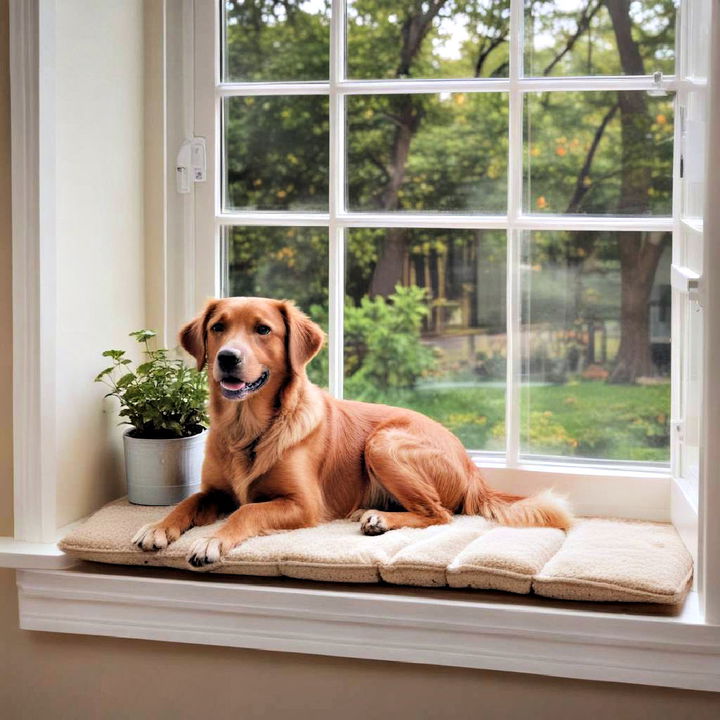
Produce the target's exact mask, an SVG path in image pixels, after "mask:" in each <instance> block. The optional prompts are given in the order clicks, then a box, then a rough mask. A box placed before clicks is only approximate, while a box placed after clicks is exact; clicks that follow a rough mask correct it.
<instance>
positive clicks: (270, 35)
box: [222, 0, 330, 82]
mask: <svg viewBox="0 0 720 720" xmlns="http://www.w3.org/2000/svg"><path fill="white" fill-rule="evenodd" d="M223 6H224V18H223V22H224V29H225V37H224V47H223V56H222V57H223V59H222V64H223V71H222V74H223V81H224V82H242V81H265V82H268V81H272V80H327V79H328V77H329V57H330V53H329V48H330V0H285V2H275V1H274V0H225V2H223Z"/></svg>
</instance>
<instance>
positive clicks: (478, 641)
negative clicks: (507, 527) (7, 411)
mask: <svg viewBox="0 0 720 720" xmlns="http://www.w3.org/2000/svg"><path fill="white" fill-rule="evenodd" d="M146 572H147V571H146V570H144V571H143V575H135V574H132V573H130V574H129V573H128V572H124V573H123V574H115V575H113V574H110V573H107V574H103V573H98V572H97V571H96V572H88V571H85V570H83V569H82V567H79V568H78V569H75V570H67V571H64V572H53V571H33V570H23V571H20V572H19V573H18V595H19V611H20V627H21V628H22V629H24V630H43V631H50V632H66V633H79V634H88V635H104V636H110V637H124V638H138V639H146V640H161V641H167V642H186V643H193V644H204V645H222V646H229V647H243V648H255V649H260V650H275V651H283V652H300V653H310V654H316V655H331V656H337V657H351V658H366V659H375V660H395V661H401V662H411V663H423V664H433V665H447V666H454V667H466V668H483V669H489V670H501V671H512V672H524V673H534V674H541V675H551V676H556V677H568V678H579V679H585V680H602V681H612V682H624V683H636V684H639V683H641V684H649V685H661V686H669V687H678V688H687V689H692V690H713V691H720V627H718V626H709V625H705V624H703V623H702V621H701V620H700V619H699V616H698V613H697V599H696V596H694V595H691V596H690V597H689V598H688V601H687V602H686V604H685V609H684V610H683V611H682V613H681V614H680V615H679V616H668V615H667V614H663V611H662V609H660V610H656V611H655V613H656V614H640V610H637V609H636V610H628V609H627V608H628V606H624V610H625V611H624V612H617V610H616V609H615V608H613V609H610V610H609V611H603V610H587V609H578V606H577V605H574V604H572V603H563V604H559V603H553V604H552V605H550V604H549V603H546V602H544V601H538V600H537V599H533V598H526V597H512V596H506V595H501V594H489V593H482V594H481V593H477V594H475V593H467V592H464V593H461V592H458V591H452V592H450V591H448V592H438V591H426V592H425V593H424V594H422V595H420V594H415V595H408V594H407V592H406V591H403V590H402V589H399V588H385V587H382V586H378V587H373V588H363V589H358V590H352V589H347V588H348V586H341V587H340V588H337V589H335V588H329V589H328V587H327V586H318V587H317V588H312V589H308V588H306V587H303V586H302V585H300V584H299V583H289V582H280V581H276V582H275V583H274V584H273V585H271V584H258V583H253V582H252V581H250V582H244V581H241V580H230V579H228V580H219V579H218V578H212V579H210V578H198V579H192V580H189V579H188V580H185V579H183V580H177V579H174V578H168V577H167V576H163V574H162V573H155V575H154V576H148V575H147V574H145V573H146ZM453 594H455V597H452V595H453ZM595 607H597V606H595Z"/></svg>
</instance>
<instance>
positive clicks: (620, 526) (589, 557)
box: [60, 499, 693, 604]
mask: <svg viewBox="0 0 720 720" xmlns="http://www.w3.org/2000/svg"><path fill="white" fill-rule="evenodd" d="M168 511H169V508H167V507H147V506H141V505H131V504H130V503H129V502H128V501H127V500H126V499H121V500H116V501H114V502H112V503H110V504H109V505H106V506H105V507H104V508H102V509H101V510H99V511H98V512H96V513H95V514H94V515H92V516H91V517H90V518H88V519H87V520H86V521H85V522H84V523H83V524H82V525H80V526H79V527H77V528H76V529H74V530H73V531H72V532H71V533H70V534H69V535H68V536H67V537H65V538H64V539H63V540H62V542H61V543H60V548H61V549H62V550H63V551H64V552H66V553H68V554H69V555H72V556H74V557H77V558H79V559H82V560H91V561H95V562H105V563H114V564H119V565H151V566H158V567H172V568H180V569H184V570H188V571H192V572H215V573H228V574H235V575H259V576H286V577H291V578H298V579H303V580H321V581H325V582H328V581H329V582H357V583H375V582H381V581H384V582H387V583H392V584H397V585H415V586H424V587H456V588H475V589H478V590H504V591H507V592H513V593H523V594H525V593H529V592H531V591H532V592H534V593H536V594H537V595H543V596H546V597H551V598H557V599H563V600H587V601H594V602H598V601H618V602H650V603H664V604H676V603H680V602H682V600H683V599H684V597H685V595H686V593H687V592H688V590H689V587H690V581H691V578H692V569H693V568H692V559H691V557H690V555H689V553H688V552H687V550H686V549H685V546H684V545H683V543H682V541H681V540H680V537H679V536H678V534H677V532H676V530H675V528H673V526H672V525H668V524H663V523H648V522H636V521H628V520H607V519H603V518H579V519H578V520H577V521H576V523H575V525H574V526H573V527H572V529H571V530H570V531H569V532H568V533H567V534H566V533H564V532H562V531H561V530H556V529H554V528H509V527H502V526H499V525H497V524H496V523H492V522H489V521H487V520H485V519H483V518H481V517H469V516H457V517H456V518H455V519H454V521H453V522H452V523H451V524H449V525H436V526H433V527H429V528H423V529H416V528H403V529H400V530H393V531H391V532H388V533H385V534H384V535H378V536H375V537H368V536H365V535H362V534H361V533H360V530H359V523H357V522H351V521H349V520H336V521H334V522H330V523H326V524H324V525H319V526H317V527H314V528H302V529H300V530H289V531H284V532H277V533H273V534H271V535H265V536H263V537H255V538H251V539H249V540H246V541H245V542H244V543H241V544H240V545H239V546H238V547H236V548H235V549H234V550H232V551H231V552H230V553H229V554H228V555H227V557H225V558H224V559H223V560H222V561H221V562H220V563H218V564H216V565H212V566H210V567H209V568H207V569H195V568H193V567H191V566H190V565H189V564H188V563H187V562H186V560H185V557H186V555H187V553H188V550H189V549H190V546H191V545H192V543H193V542H194V540H196V539H197V538H200V537H205V536H209V535H211V534H212V532H213V529H214V528H215V527H217V526H219V525H220V524H221V523H222V521H220V522H219V523H217V524H216V525H208V526H205V527H196V528H192V529H191V530H189V531H188V532H187V533H185V534H184V535H183V536H182V537H181V538H180V539H179V540H178V541H177V542H175V543H173V544H171V545H170V546H169V547H167V548H166V549H164V550H160V551H157V552H149V553H148V552H143V551H141V550H139V549H137V548H136V547H135V546H134V545H132V543H131V538H132V537H133V535H134V534H135V532H136V531H137V530H138V529H139V528H140V527H141V526H143V525H145V524H146V523H150V522H155V521H157V520H160V519H161V518H162V517H164V516H165V515H166V514H167V512H168Z"/></svg>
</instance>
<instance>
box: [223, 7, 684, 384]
mask: <svg viewBox="0 0 720 720" xmlns="http://www.w3.org/2000/svg"><path fill="white" fill-rule="evenodd" d="M612 5H613V0H589V1H588V2H587V3H585V4H584V5H583V6H582V8H580V9H579V10H575V11H573V12H570V11H566V10H563V6H562V5H559V4H558V3H555V2H549V1H548V0H534V1H533V2H530V3H527V4H526V8H527V9H526V14H527V17H528V36H527V38H526V67H527V68H529V69H530V71H531V72H534V73H535V74H546V75H558V74H563V75H573V74H574V75H578V74H606V75H607V74H619V73H622V72H625V73H629V72H644V68H645V67H648V66H649V65H648V64H649V63H651V62H652V65H651V66H650V67H651V68H652V69H653V70H654V69H656V68H658V69H662V70H664V71H671V67H672V54H671V52H669V49H670V48H671V47H672V41H673V38H672V33H673V22H674V6H673V2H672V0H653V2H650V3H642V4H638V3H633V4H632V5H631V4H630V3H629V2H627V0H615V7H614V14H613V13H611V12H610V10H611V6H612ZM348 13H349V33H348V73H349V75H350V77H352V78H354V79H368V78H387V77H389V78H392V77H414V78H422V77H469V76H473V75H476V76H482V77H494V76H500V77H502V76H506V75H507V69H508V63H507V60H508V43H507V36H508V23H509V4H508V2H507V0H502V1H500V2H497V1H494V0H465V1H463V0H426V1H425V2H422V1H421V0H401V1H400V2H386V1H385V0H355V1H354V2H353V3H352V4H351V5H350V6H349V10H348ZM226 15H227V18H228V25H227V32H226V35H227V57H226V62H225V66H226V73H227V77H228V78H229V79H234V80H259V79H262V80H296V79H302V80H313V79H327V76H328V70H327V68H328V48H329V44H328V35H329V31H328V27H329V3H328V2H324V3H304V2H297V1H292V0H283V1H280V0H246V1H244V2H239V1H238V0H231V1H229V2H227V3H226ZM536 38H537V39H538V42H537V43H536V42H535V39H536ZM448 47H450V48H451V49H452V52H447V51H444V50H443V48H446V49H447V48H448ZM633 53H634V55H633ZM638 59H639V64H638ZM638 68H640V69H639V70H638ZM347 106H348V123H349V126H348V153H349V156H348V168H349V187H348V197H349V203H350V208H351V209H353V210H378V209H379V210H412V211H416V212H422V211H428V210H431V211H443V210H455V211H458V210H465V209H468V210H473V211H487V212H502V211H503V210H504V203H505V196H506V182H507V167H506V165H507V101H506V97H504V96H503V95H502V94H500V93H478V94H475V93H468V94H465V93H456V94H454V95H451V96H445V95H443V94H440V95H414V94H412V95H392V94H391V95H380V96H363V95H358V96H350V97H348V98H347ZM327 112H328V109H327V103H326V101H325V99H324V98H322V97H321V96H310V97H302V96H293V97H248V98H239V99H232V100H228V101H226V114H225V127H226V136H227V154H226V161H225V167H226V170H227V187H226V197H227V202H228V205H229V206H230V207H237V208H244V207H254V208H259V209H325V208H326V207H327V163H328V157H327V149H328V125H327ZM527 113H528V114H527V136H526V143H527V146H526V151H527V156H528V159H529V162H528V165H527V171H528V173H529V180H531V182H528V185H527V195H526V200H525V201H526V209H527V210H531V211H535V212H537V211H540V212H544V211H548V212H570V213H573V212H585V213H597V214H602V213H617V212H620V213H636V212H643V213H645V212H648V213H649V212H658V211H659V212H666V211H667V210H668V209H669V205H670V183H669V180H668V178H669V171H670V167H671V157H672V132H671V131H670V129H671V122H669V121H668V118H670V117H671V114H670V113H671V109H670V108H669V103H667V102H665V101H664V100H662V99H660V100H658V99H652V100H650V99H648V98H645V96H644V94H643V93H640V92H635V93H625V94H623V95H622V97H619V96H618V95H617V94H616V93H609V92H592V93H565V92H563V93H548V94H546V95H544V96H541V97H536V96H534V95H530V96H528V98H527ZM313 232H315V231H313ZM315 235H316V239H317V242H318V243H319V244H320V245H322V243H323V242H324V236H323V233H322V232H320V231H318V232H316V233H315ZM236 237H239V238H242V241H240V240H238V243H239V244H237V243H236V244H237V247H238V249H237V251H236V252H235V251H234V252H235V254H234V255H233V257H234V258H235V259H234V260H233V268H237V274H238V275H239V274H241V273H242V272H243V269H244V268H246V267H250V266H252V267H255V266H258V263H260V264H263V263H264V262H265V260H266V258H265V255H266V254H267V253H268V252H270V254H271V255H272V256H273V257H275V259H274V260H273V265H272V267H273V268H274V269H273V270H272V272H270V273H269V274H267V275H266V276H265V277H267V278H270V277H272V278H274V279H276V280H277V281H278V282H281V280H282V278H283V277H284V276H287V277H288V278H292V277H293V276H294V275H293V273H294V269H293V268H291V267H290V265H289V264H288V263H289V258H291V257H295V262H296V263H297V256H292V253H287V252H284V251H283V252H281V250H282V247H280V248H279V249H278V248H276V247H275V243H276V240H275V239H272V240H271V239H270V234H269V233H268V231H266V230H263V229H261V228H247V229H244V230H243V231H242V233H239V234H238V235H236ZM616 237H617V236H613V235H610V234H598V233H584V234H579V233H575V234H573V235H572V237H571V236H570V235H568V236H567V237H565V236H563V235H562V234H559V233H556V234H551V233H544V234H543V233H540V234H538V238H537V239H535V240H534V241H533V242H534V247H535V248H536V249H537V250H538V253H536V255H537V258H539V260H538V261H539V262H542V261H543V260H542V258H543V257H547V258H553V257H555V258H558V257H561V256H560V253H562V258H563V260H562V261H563V262H565V263H566V265H568V266H570V265H572V266H577V267H578V268H579V269H580V271H581V270H582V268H583V267H585V266H586V265H588V264H592V263H597V262H600V263H605V264H606V265H607V268H608V272H611V266H612V267H616V266H613V263H618V262H619V263H620V275H621V276H622V279H623V283H624V287H625V288H626V289H625V290H624V291H622V292H621V293H620V295H621V302H620V307H617V306H615V308H612V307H610V308H609V309H608V312H609V313H610V314H612V315H617V314H618V313H619V314H620V316H621V318H622V340H621V348H620V352H619V355H618V362H617V367H616V368H615V374H614V375H613V379H615V380H617V381H618V382H620V381H632V380H634V379H635V378H636V377H637V376H638V375H639V374H647V373H648V372H649V371H650V370H651V369H652V366H651V363H649V356H650V351H649V338H648V333H647V332H646V330H647V319H648V318H647V316H648V310H647V299H648V294H649V292H650V289H651V287H652V283H653V278H654V275H655V268H656V267H657V260H658V258H659V256H660V254H661V253H662V248H663V247H664V246H665V245H666V243H667V240H666V238H665V237H664V236H657V235H655V236H647V235H640V234H635V235H634V236H631V235H628V234H623V235H622V237H623V240H622V242H617V240H616ZM458 238H459V235H458V234H453V233H449V232H445V233H442V232H441V233H437V232H436V233H434V234H433V233H430V232H429V231H413V232H408V231H396V230H391V231H381V230H367V229H357V230H352V231H350V242H349V244H348V267H349V268H351V269H352V270H351V272H352V273H355V275H354V276H353V275H351V276H348V290H349V291H351V292H350V294H351V296H352V297H353V298H354V302H356V303H359V302H360V299H361V298H362V297H363V296H364V295H365V294H370V295H384V296H387V295H389V294H390V293H391V292H392V291H393V289H394V287H395V285H396V283H397V282H398V281H402V282H403V283H405V284H407V283H409V282H410V281H411V280H413V278H414V279H415V280H414V281H417V282H418V283H419V284H423V285H426V286H427V287H428V289H431V288H430V287H429V286H428V285H427V284H428V283H429V285H432V286H434V288H435V289H436V291H437V289H438V288H440V286H441V284H445V279H442V280H441V278H440V275H441V274H442V273H445V274H447V273H449V272H450V270H449V269H448V268H449V267H450V265H449V264H448V263H447V260H448V259H451V258H452V257H454V255H453V253H455V252H456V250H455V245H454V243H456V242H457V241H458ZM277 242H282V239H280V240H277ZM303 242H304V240H303ZM462 242H467V241H466V240H463V241H462ZM297 243H298V239H293V240H292V241H290V239H289V238H288V240H287V244H288V247H291V246H296V245H297ZM301 244H302V243H301ZM240 245H243V249H242V252H240V249H239V248H240ZM271 247H272V250H271V251H270V248H271ZM463 252H465V251H464V250H463ZM300 253H301V255H304V253H305V251H304V250H301V251H300ZM314 257H317V256H314ZM468 257H469V256H468ZM478 257H479V256H478ZM473 262H475V261H473ZM245 263H250V265H249V266H248V265H245ZM263 266H264V267H267V265H263ZM295 267H296V268H297V267H298V266H297V264H296V266H295ZM281 268H285V270H284V271H283V270H282V269H281ZM360 268H361V269H362V270H361V271H360V270H359V269H360ZM443 268H445V269H443ZM308 272H310V273H311V275H312V280H311V282H310V283H308V287H307V289H308V292H304V291H303V288H302V287H300V284H299V285H298V287H297V288H296V289H297V292H299V293H300V298H301V299H304V296H305V295H313V296H316V293H315V292H314V291H313V292H309V291H310V287H315V286H317V285H318V284H319V283H320V282H321V280H320V279H319V275H318V272H317V262H310V263H308ZM612 272H614V271H612ZM255 277H257V273H256V274H255ZM577 277H578V292H580V290H581V286H580V282H581V280H582V278H581V275H580V272H579V273H578V275H577ZM449 278H450V275H447V278H446V279H449ZM631 279H632V280H633V282H630V280H631ZM638 286H640V287H638ZM293 287H295V286H293ZM248 291H249V290H248ZM577 304H578V303H576V305H577ZM643 323H644V324H643Z"/></svg>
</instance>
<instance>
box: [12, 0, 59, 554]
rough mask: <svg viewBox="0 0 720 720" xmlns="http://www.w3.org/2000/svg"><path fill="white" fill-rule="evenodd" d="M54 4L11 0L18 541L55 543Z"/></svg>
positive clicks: (14, 419) (15, 517)
mask: <svg viewBox="0 0 720 720" xmlns="http://www.w3.org/2000/svg"><path fill="white" fill-rule="evenodd" d="M54 54H55V3H54V0H11V2H10V96H11V103H10V104H11V141H12V226H13V227H12V235H13V239H12V249H13V252H12V255H13V408H14V409H13V434H14V445H13V452H14V456H13V463H14V522H15V536H16V537H17V538H19V539H21V540H25V541H32V542H50V541H52V540H53V539H54V535H55V530H56V526H55V522H56V518H55V458H56V448H55V330H56V322H55V306H56V303H55V289H56V288H55V263H56V256H55V254H56V247H55V107H54V104H55V77H54Z"/></svg>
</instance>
